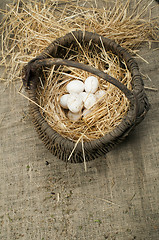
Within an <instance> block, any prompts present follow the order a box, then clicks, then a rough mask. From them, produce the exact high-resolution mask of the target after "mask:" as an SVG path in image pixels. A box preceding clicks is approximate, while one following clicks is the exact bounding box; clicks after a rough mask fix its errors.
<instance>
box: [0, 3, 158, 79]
mask: <svg viewBox="0 0 159 240" xmlns="http://www.w3.org/2000/svg"><path fill="white" fill-rule="evenodd" d="M91 2H92V1H91ZM95 2H96V1H95ZM109 2H110V1H107V0H105V4H104V6H105V8H102V9H98V8H96V4H94V6H93V4H91V3H89V1H88V0H87V1H73V0H72V1H71V0H70V1H66V0H65V1H64V0H45V1H43V2H41V1H39V0H38V1H37V0H35V1H32V0H29V1H22V0H15V1H13V3H12V4H10V5H7V9H6V11H3V13H4V19H3V21H2V24H1V27H0V32H1V38H2V41H1V48H2V53H1V62H0V63H1V65H2V64H3V65H4V66H5V67H6V72H7V75H6V74H5V75H6V76H7V78H6V81H7V83H9V82H13V81H15V80H19V79H21V77H20V73H21V69H22V67H23V65H24V64H26V63H27V62H28V61H29V60H31V59H32V58H33V57H35V56H37V55H38V54H39V53H40V52H41V51H42V50H43V49H44V48H45V47H46V46H48V44H50V43H51V42H52V41H53V40H55V39H56V38H57V37H60V36H63V35H65V34H66V33H67V32H70V31H72V30H82V31H85V30H87V31H91V32H96V33H99V34H100V35H102V36H106V37H109V38H111V39H114V40H116V41H117V42H118V43H120V44H121V45H122V46H123V47H126V48H127V49H134V48H137V47H138V45H139V44H140V43H141V42H143V41H144V42H145V41H149V42H151V41H154V40H158V34H157V31H158V28H157V23H156V21H154V20H151V19H150V18H148V19H147V20H146V19H144V18H143V14H144V13H145V12H146V11H147V6H146V7H144V8H143V5H142V4H141V5H140V4H135V5H134V6H135V7H134V9H133V10H132V11H131V12H130V11H129V0H128V1H127V3H126V4H124V3H122V1H119V0H116V1H115V4H113V7H111V5H110V3H109ZM139 2H142V1H139ZM139 6H141V9H142V10H141V9H140V7H139ZM149 15H151V14H149ZM1 80H5V79H4V77H3V76H2V77H1Z"/></svg>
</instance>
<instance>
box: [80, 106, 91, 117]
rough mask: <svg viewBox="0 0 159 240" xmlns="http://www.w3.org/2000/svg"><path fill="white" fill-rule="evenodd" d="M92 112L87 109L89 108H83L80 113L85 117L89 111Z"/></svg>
mask: <svg viewBox="0 0 159 240" xmlns="http://www.w3.org/2000/svg"><path fill="white" fill-rule="evenodd" d="M91 112H92V110H89V109H86V108H85V109H84V110H83V113H82V115H83V117H84V118H85V117H87V115H89V114H90V113H91Z"/></svg>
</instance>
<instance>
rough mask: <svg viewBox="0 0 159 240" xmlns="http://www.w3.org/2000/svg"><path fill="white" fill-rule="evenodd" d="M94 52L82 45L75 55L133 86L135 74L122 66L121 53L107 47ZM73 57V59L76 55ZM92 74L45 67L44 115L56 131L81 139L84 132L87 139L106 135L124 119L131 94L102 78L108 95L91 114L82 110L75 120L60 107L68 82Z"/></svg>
mask: <svg viewBox="0 0 159 240" xmlns="http://www.w3.org/2000/svg"><path fill="white" fill-rule="evenodd" d="M69 50H71V49H69ZM93 53H94V55H93V56H92V52H90V51H89V47H88V46H85V47H84V48H82V49H81V48H80V47H79V49H78V51H77V55H74V56H73V58H74V59H75V60H76V61H78V62H82V63H85V64H89V65H91V66H93V67H96V68H98V69H100V70H102V71H104V72H106V73H108V74H111V76H113V77H114V78H116V79H118V80H119V81H121V82H122V83H123V84H125V85H126V86H127V87H128V88H129V89H131V75H130V72H129V71H128V69H127V68H126V64H125V63H124V62H123V68H121V67H120V62H119V59H118V57H117V56H115V55H113V54H112V53H111V52H105V51H104V49H101V52H100V53H97V52H95V49H94V51H93ZM69 59H72V56H70V58H69ZM106 66H107V67H106ZM106 68H107V69H106ZM68 71H69V72H70V73H69V74H68V73H67V72H68ZM88 76H90V74H89V73H88V72H85V71H81V70H78V69H76V68H72V67H71V68H70V67H60V68H59V69H58V70H56V71H55V70H54V67H52V68H51V69H45V70H44V71H43V77H44V78H45V84H44V86H43V84H42V81H41V85H40V86H39V88H38V96H39V104H40V106H41V107H42V108H41V113H42V115H43V116H44V117H45V119H46V121H47V122H48V124H49V125H50V126H51V127H52V128H53V129H54V130H55V131H57V132H59V133H60V134H61V135H62V136H64V137H67V138H69V139H71V140H73V141H77V140H78V139H79V138H81V135H82V139H83V140H84V141H90V140H94V139H97V138H99V137H101V136H104V135H105V134H106V133H108V132H110V131H111V130H112V129H113V128H115V127H116V126H117V125H118V124H119V123H120V122H121V120H122V118H123V116H124V115H125V113H126V112H127V110H128V108H129V102H128V100H127V98H126V97H125V95H124V94H123V93H122V92H121V91H120V90H119V89H118V88H116V87H115V86H113V85H111V84H109V83H107V82H106V81H105V80H103V79H101V78H98V80H99V83H100V84H99V89H102V90H105V91H106V94H105V96H104V97H103V98H102V99H100V100H99V101H98V102H97V104H96V105H95V106H94V107H93V108H92V111H91V112H90V114H88V115H86V117H82V113H81V119H80V120H78V121H76V122H71V121H70V120H69V119H68V117H67V110H63V109H62V108H61V107H60V104H59V99H60V97H61V96H62V95H63V94H65V93H67V92H66V85H67V83H68V82H69V81H70V80H74V79H80V80H82V81H83V82H84V81H85V79H86V78H87V77H88ZM43 77H42V78H43Z"/></svg>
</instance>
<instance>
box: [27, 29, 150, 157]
mask: <svg viewBox="0 0 159 240" xmlns="http://www.w3.org/2000/svg"><path fill="white" fill-rule="evenodd" d="M79 43H80V44H81V46H84V44H85V43H90V44H97V45H98V46H99V47H100V48H101V47H102V46H104V48H105V50H106V51H112V53H113V54H115V55H117V56H118V57H119V59H122V60H124V61H125V63H126V65H127V68H128V70H129V71H130V73H131V77H132V90H129V89H128V88H127V87H126V86H125V85H123V84H122V83H121V82H119V81H118V80H116V79H115V78H113V77H111V76H110V75H108V74H106V73H104V72H102V71H100V70H99V69H96V68H94V67H91V66H89V65H85V64H82V63H78V62H76V61H69V60H68V59H64V56H65V55H66V49H67V48H69V47H70V46H71V45H73V47H74V48H76V47H77V46H78V44H79ZM53 65H55V66H60V65H63V66H71V67H75V68H79V69H82V70H84V71H87V72H90V73H91V74H94V75H96V76H98V77H100V78H103V79H104V80H106V81H107V82H109V83H111V84H113V85H114V86H116V87H117V88H118V89H120V90H121V91H122V92H123V93H124V94H125V96H126V97H127V98H128V100H129V102H130V108H129V110H128V112H127V114H126V115H125V117H124V118H123V119H122V121H121V122H120V123H119V125H118V126H117V127H115V128H114V129H113V130H112V131H111V132H109V133H107V134H106V135H104V136H103V137H101V138H99V139H96V140H91V141H89V142H84V153H85V159H86V161H89V160H93V159H95V158H97V157H99V156H101V155H103V154H105V153H107V152H108V151H110V150H111V149H112V148H113V147H114V146H115V145H116V144H118V143H119V142H121V141H122V140H123V139H124V138H125V137H126V136H127V135H128V134H129V132H130V131H131V130H132V129H133V128H134V127H135V126H136V125H137V124H138V123H140V122H141V121H142V120H143V119H144V117H145V115H146V113H147V111H148V110H149V102H148V99H147V97H146V94H145V91H144V84H143V81H142V78H141V74H140V72H139V67H138V65H137V63H136V62H135V60H134V59H133V57H132V56H131V55H130V54H129V53H128V51H127V50H126V49H124V48H122V47H121V46H120V45H119V44H117V43H115V42H114V41H113V40H110V39H108V38H105V37H103V36H100V35H98V34H96V33H91V32H84V33H83V32H82V31H73V32H71V33H68V34H66V35H65V36H63V37H61V38H58V39H56V40H55V41H54V42H52V43H51V44H50V45H49V46H48V47H47V48H46V49H45V50H44V51H43V52H42V53H41V54H40V55H39V56H37V57H36V58H34V59H33V60H31V61H30V62H29V63H28V64H27V65H26V66H25V67H24V77H23V84H24V86H25V88H26V90H27V92H28V95H29V98H30V100H31V101H30V112H31V115H32V119H33V123H34V125H35V127H36V130H37V132H38V133H39V136H40V137H41V139H42V140H43V142H44V144H45V145H46V147H47V148H48V149H49V150H50V151H51V152H52V153H53V154H54V155H56V156H57V157H58V158H60V159H62V160H64V161H67V160H68V158H69V156H70V154H71V152H72V150H73V149H74V146H75V142H73V141H71V140H69V139H67V138H64V137H62V136H61V135H60V134H59V133H57V132H56V131H55V130H54V129H52V128H51V127H50V126H49V124H48V123H47V121H46V120H45V119H44V117H43V116H42V114H41V112H40V108H39V106H38V104H39V103H38V98H37V86H38V84H39V76H40V75H41V74H42V68H43V67H51V66H53ZM36 103H37V104H36ZM70 161H71V162H83V149H82V143H81V142H79V143H78V144H77V146H76V148H75V150H74V152H73V153H72V155H71V158H70Z"/></svg>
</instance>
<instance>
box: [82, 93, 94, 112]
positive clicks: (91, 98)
mask: <svg viewBox="0 0 159 240" xmlns="http://www.w3.org/2000/svg"><path fill="white" fill-rule="evenodd" d="M95 103H96V97H95V95H94V94H93V93H89V94H88V96H87V98H86V99H85V100H84V107H85V108H87V109H90V108H91V107H93V105H94V104H95Z"/></svg>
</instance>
